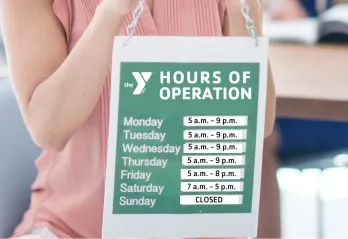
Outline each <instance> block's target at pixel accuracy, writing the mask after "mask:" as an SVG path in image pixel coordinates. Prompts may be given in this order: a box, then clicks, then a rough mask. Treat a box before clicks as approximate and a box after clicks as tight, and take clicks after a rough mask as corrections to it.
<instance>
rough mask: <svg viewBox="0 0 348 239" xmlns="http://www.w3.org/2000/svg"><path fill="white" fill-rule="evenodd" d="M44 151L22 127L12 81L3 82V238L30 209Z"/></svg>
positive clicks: (0, 105)
mask: <svg viewBox="0 0 348 239" xmlns="http://www.w3.org/2000/svg"><path fill="white" fill-rule="evenodd" d="M40 153H41V150H40V149H39V148H37V147H36V146H35V145H34V143H33V142H32V140H31V138H30V136H29V134H28V131H27V130H26V127H25V125H24V123H23V120H22V117H21V115H20V112H19V108H18V104H17V101H16V99H15V96H14V93H13V91H12V87H11V84H10V82H9V80H2V79H0V238H8V237H9V236H11V234H12V233H13V230H14V228H15V227H16V225H17V224H18V223H19V222H20V221H21V219H22V217H23V214H24V212H25V211H26V210H27V209H28V207H29V202H30V186H31V185H32V183H33V181H34V180H35V177H36V173H37V172H36V168H35V164H34V163H35V160H36V158H37V157H38V156H39V155H40Z"/></svg>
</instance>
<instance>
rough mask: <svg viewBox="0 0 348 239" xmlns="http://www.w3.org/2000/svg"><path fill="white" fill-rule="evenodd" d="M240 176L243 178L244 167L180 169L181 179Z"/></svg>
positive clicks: (225, 178)
mask: <svg viewBox="0 0 348 239" xmlns="http://www.w3.org/2000/svg"><path fill="white" fill-rule="evenodd" d="M242 178H244V169H242V168H214V169H212V168H210V169H181V179H182V180H189V179H192V180H193V179H198V180H208V179H223V180H238V179H242Z"/></svg>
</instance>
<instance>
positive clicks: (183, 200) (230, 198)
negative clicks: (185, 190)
mask: <svg viewBox="0 0 348 239" xmlns="http://www.w3.org/2000/svg"><path fill="white" fill-rule="evenodd" d="M242 203H243V195H181V196H180V204H181V205H236V204H237V205H238V204H242Z"/></svg>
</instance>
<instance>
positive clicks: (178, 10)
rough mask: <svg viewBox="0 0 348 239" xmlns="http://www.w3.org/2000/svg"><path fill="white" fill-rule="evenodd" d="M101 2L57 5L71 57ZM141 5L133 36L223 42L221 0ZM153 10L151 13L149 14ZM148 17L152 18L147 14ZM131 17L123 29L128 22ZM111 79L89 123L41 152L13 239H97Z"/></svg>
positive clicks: (70, 0) (74, 0) (58, 1)
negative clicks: (44, 233) (43, 231)
mask: <svg viewBox="0 0 348 239" xmlns="http://www.w3.org/2000/svg"><path fill="white" fill-rule="evenodd" d="M100 1H101V0H55V1H54V11H55V13H56V15H57V17H58V18H59V20H60V21H61V23H62V25H63V26H64V29H65V32H66V35H67V42H68V48H69V51H71V50H72V49H73V47H74V46H75V44H76V43H77V41H78V40H79V38H80V37H81V35H82V34H83V32H84V30H85V29H86V27H87V26H88V24H89V22H90V21H91V20H92V18H93V15H94V11H95V9H96V7H97V6H98V3H99V2H100ZM151 1H152V4H149V5H147V4H146V5H145V8H144V12H143V14H142V16H141V18H140V22H139V23H138V26H137V29H136V32H135V35H169V36H174V35H181V36H185V35H186V36H221V35H222V30H221V29H222V24H223V18H224V14H225V5H224V4H223V1H224V0H151ZM149 6H152V9H150V8H149ZM151 13H152V14H151ZM131 20H132V18H131V14H129V16H128V17H127V19H126V22H125V25H124V27H123V30H122V31H121V34H122V35H123V34H125V29H126V25H127V24H129V23H130V22H131ZM109 92H110V75H108V76H106V84H105V87H104V89H103V92H102V94H101V97H100V100H99V102H98V104H97V106H96V107H95V110H94V111H93V113H92V114H91V116H90V118H89V119H88V121H87V122H85V123H84V125H83V126H81V128H80V129H79V130H78V131H77V132H76V133H75V134H74V136H73V137H72V138H71V140H70V141H69V143H68V144H67V146H66V148H65V149H64V150H63V151H62V152H61V153H58V154H55V153H50V152H44V153H43V154H42V156H41V157H40V158H39V159H38V160H37V163H36V164H37V168H38V177H37V180H36V181H35V183H34V184H33V187H32V189H33V194H32V200H31V201H32V202H31V207H30V210H29V211H28V212H27V213H26V215H25V217H24V220H23V222H22V223H21V224H20V225H19V226H18V228H17V230H16V235H21V234H24V233H28V231H29V230H31V229H33V227H38V226H48V227H49V228H50V229H51V230H52V232H54V233H55V234H56V235H57V236H58V237H61V238H62V237H72V238H98V237H99V238H100V236H101V223H102V210H103V197H104V179H105V162H106V150H107V149H106V145H107V144H106V142H107V137H108V136H107V134H108V118H109V97H110V96H109Z"/></svg>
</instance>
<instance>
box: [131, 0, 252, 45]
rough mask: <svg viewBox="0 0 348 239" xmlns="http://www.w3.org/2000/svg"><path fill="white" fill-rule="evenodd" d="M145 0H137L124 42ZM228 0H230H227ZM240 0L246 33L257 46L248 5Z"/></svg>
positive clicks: (142, 9)
mask: <svg viewBox="0 0 348 239" xmlns="http://www.w3.org/2000/svg"><path fill="white" fill-rule="evenodd" d="M145 1H146V0H139V3H138V6H137V7H136V8H135V10H134V12H133V21H132V22H131V23H130V24H129V25H128V26H127V35H128V39H127V41H126V42H125V44H126V43H127V42H128V41H129V40H130V39H131V38H132V36H133V35H134V32H135V29H136V27H137V24H138V22H139V19H140V16H141V14H142V13H143V11H144V2H145ZM227 1H230V0H227ZM251 1H256V0H251ZM240 2H241V5H242V7H241V12H242V14H243V16H244V19H245V26H246V28H247V30H248V33H249V35H250V36H251V37H253V38H254V39H255V41H256V46H258V44H259V42H258V36H257V32H256V27H255V25H254V21H253V20H252V19H251V18H250V15H249V5H248V4H247V3H246V0H240Z"/></svg>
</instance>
